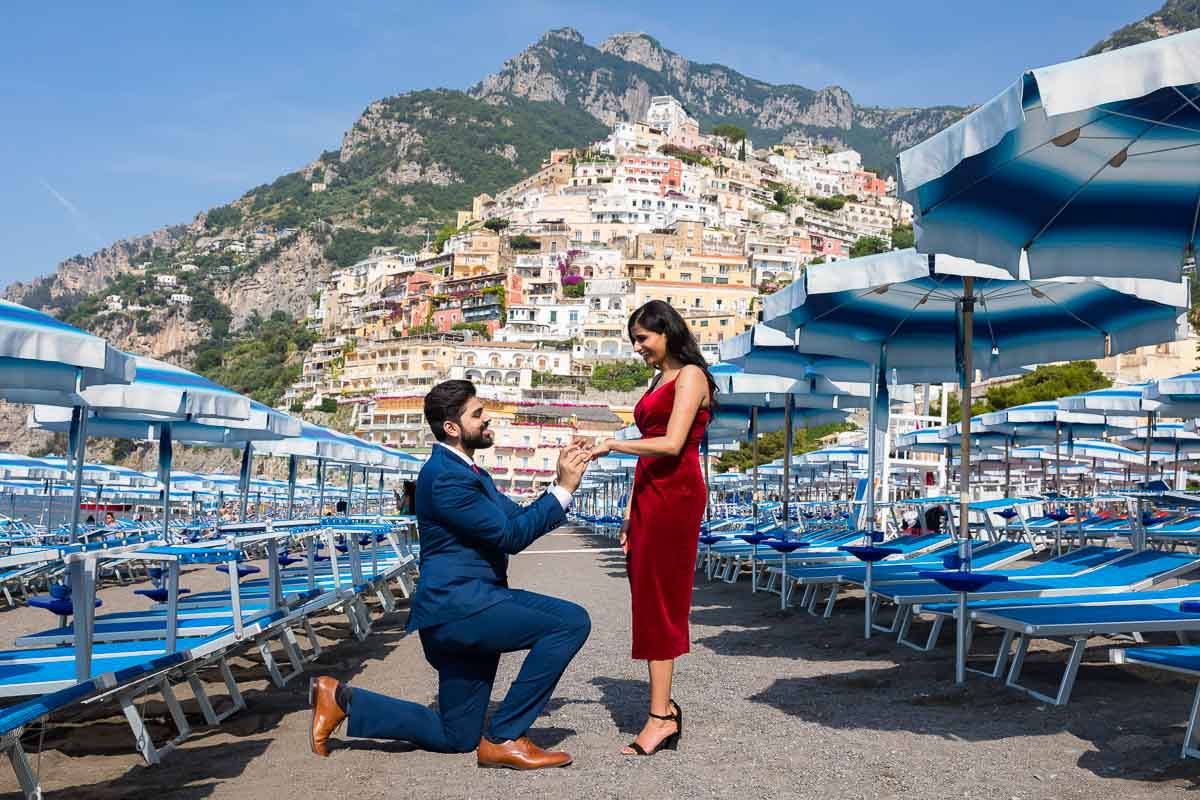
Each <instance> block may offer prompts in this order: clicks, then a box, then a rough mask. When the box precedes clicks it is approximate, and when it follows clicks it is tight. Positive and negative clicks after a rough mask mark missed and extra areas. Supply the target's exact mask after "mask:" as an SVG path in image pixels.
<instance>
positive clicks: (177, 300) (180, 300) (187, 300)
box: [170, 292, 192, 306]
mask: <svg viewBox="0 0 1200 800" xmlns="http://www.w3.org/2000/svg"><path fill="white" fill-rule="evenodd" d="M170 302H171V305H173V306H186V305H190V304H191V302H192V296H191V295H190V294H184V293H183V292H176V293H175V294H172V295H171V300H170Z"/></svg>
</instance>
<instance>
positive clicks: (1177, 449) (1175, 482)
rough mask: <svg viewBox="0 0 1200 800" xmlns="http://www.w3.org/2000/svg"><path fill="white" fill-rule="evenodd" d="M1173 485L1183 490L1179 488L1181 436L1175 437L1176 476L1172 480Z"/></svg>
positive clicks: (1178, 489) (1177, 489)
mask: <svg viewBox="0 0 1200 800" xmlns="http://www.w3.org/2000/svg"><path fill="white" fill-rule="evenodd" d="M1171 485H1172V486H1174V487H1175V491H1177V492H1178V491H1181V489H1180V488H1179V437H1178V436H1177V437H1175V478H1174V480H1172V481H1171Z"/></svg>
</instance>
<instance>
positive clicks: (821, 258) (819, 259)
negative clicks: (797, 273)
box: [808, 256, 825, 267]
mask: <svg viewBox="0 0 1200 800" xmlns="http://www.w3.org/2000/svg"><path fill="white" fill-rule="evenodd" d="M824 263H825V256H817V257H816V258H814V259H813V260H812V261H810V262H808V265H809V266H810V267H815V266H816V265H817V264H824Z"/></svg>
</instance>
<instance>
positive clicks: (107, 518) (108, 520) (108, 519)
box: [104, 511, 117, 527]
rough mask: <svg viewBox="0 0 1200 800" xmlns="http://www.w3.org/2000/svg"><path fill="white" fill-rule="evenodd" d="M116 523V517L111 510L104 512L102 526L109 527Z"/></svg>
mask: <svg viewBox="0 0 1200 800" xmlns="http://www.w3.org/2000/svg"><path fill="white" fill-rule="evenodd" d="M116 524H117V518H116V517H115V516H114V515H113V512H111V511H108V512H105V514H104V526H105V527H110V526H112V525H116Z"/></svg>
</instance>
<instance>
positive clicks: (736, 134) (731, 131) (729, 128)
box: [712, 122, 746, 144]
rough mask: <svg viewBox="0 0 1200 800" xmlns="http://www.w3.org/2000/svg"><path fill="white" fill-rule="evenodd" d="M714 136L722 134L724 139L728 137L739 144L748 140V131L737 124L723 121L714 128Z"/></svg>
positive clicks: (733, 142)
mask: <svg viewBox="0 0 1200 800" xmlns="http://www.w3.org/2000/svg"><path fill="white" fill-rule="evenodd" d="M712 135H713V136H720V137H721V138H722V139H728V140H729V141H730V143H732V144H737V143H738V142H744V141H745V140H746V131H745V130H744V129H742V128H739V127H738V126H737V125H731V124H729V123H727V122H726V123H722V124H720V125H716V126H714V127H713V129H712Z"/></svg>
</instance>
